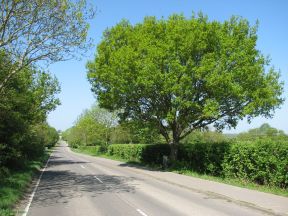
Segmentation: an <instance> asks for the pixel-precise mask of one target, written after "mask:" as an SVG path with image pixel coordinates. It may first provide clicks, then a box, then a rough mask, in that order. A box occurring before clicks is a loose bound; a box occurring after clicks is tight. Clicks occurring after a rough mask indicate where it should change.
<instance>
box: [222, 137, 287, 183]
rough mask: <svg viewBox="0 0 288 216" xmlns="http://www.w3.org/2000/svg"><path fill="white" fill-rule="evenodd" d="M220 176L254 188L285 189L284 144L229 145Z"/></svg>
mask: <svg viewBox="0 0 288 216" xmlns="http://www.w3.org/2000/svg"><path fill="white" fill-rule="evenodd" d="M223 173H224V175H225V176H226V177H229V176H232V177H235V178H240V179H243V180H247V181H253V182H256V183H258V184H265V185H272V186H278V187H281V188H287V186H288V175H287V173H288V142H287V141H286V142H284V141H282V142H277V141H271V140H258V141H256V142H238V143H233V145H231V148H230V150H229V153H228V154H226V155H225V161H224V162H223Z"/></svg>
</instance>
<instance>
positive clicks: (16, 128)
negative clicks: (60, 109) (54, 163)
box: [0, 51, 60, 168]
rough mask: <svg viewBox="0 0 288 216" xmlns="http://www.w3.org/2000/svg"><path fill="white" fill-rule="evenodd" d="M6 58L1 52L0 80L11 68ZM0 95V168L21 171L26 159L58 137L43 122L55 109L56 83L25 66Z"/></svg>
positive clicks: (33, 156)
mask: <svg viewBox="0 0 288 216" xmlns="http://www.w3.org/2000/svg"><path fill="white" fill-rule="evenodd" d="M10 60H11V59H10V57H9V55H6V54H5V53H4V52H3V51H1V52H0V71H1V74H0V79H2V78H3V77H5V76H6V75H7V73H9V70H8V69H7V68H9V67H13V64H12V63H11V61H10ZM5 89H6V90H5V94H0V101H1V103H0V167H4V166H8V167H9V168H20V167H21V166H23V164H24V161H25V160H27V159H28V160H30V159H35V158H36V157H39V156H41V154H43V151H44V147H45V146H47V147H49V146H52V145H54V144H55V142H56V141H55V140H56V139H57V138H58V134H56V133H57V132H56V131H55V129H52V128H51V127H49V126H48V125H47V124H46V123H45V121H46V117H47V114H48V113H49V112H50V111H52V110H53V109H55V108H56V106H57V105H58V104H59V100H58V99H57V98H56V97H55V94H57V93H58V92H59V91H60V89H59V84H58V81H57V80H56V79H55V78H53V77H52V76H51V75H50V74H49V73H45V72H42V71H39V70H36V69H35V68H31V67H26V68H24V69H22V71H21V73H20V74H17V76H14V77H13V78H12V79H10V80H9V82H7V83H6V86H5Z"/></svg>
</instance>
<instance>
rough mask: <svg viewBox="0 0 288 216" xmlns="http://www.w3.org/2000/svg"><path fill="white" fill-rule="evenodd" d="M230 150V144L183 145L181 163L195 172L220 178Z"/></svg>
mask: <svg viewBox="0 0 288 216" xmlns="http://www.w3.org/2000/svg"><path fill="white" fill-rule="evenodd" d="M229 148H230V143H228V142H207V143H205V142H204V143H203V142H195V143H191V144H185V145H181V146H180V149H179V161H181V162H182V163H183V165H184V166H186V167H187V168H189V169H192V170H193V171H196V172H199V173H205V174H209V175H214V176H219V175H222V163H223V161H224V157H225V155H226V154H227V152H228V151H229Z"/></svg>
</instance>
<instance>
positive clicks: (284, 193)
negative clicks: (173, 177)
mask: <svg viewBox="0 0 288 216" xmlns="http://www.w3.org/2000/svg"><path fill="white" fill-rule="evenodd" d="M71 149H72V148H71ZM72 150H73V151H74V152H78V153H84V154H87V155H91V156H97V157H103V158H107V159H112V160H117V161H121V162H126V163H128V164H132V165H137V166H142V167H146V168H148V169H154V170H159V169H160V166H159V165H149V164H143V163H140V162H137V161H129V160H124V159H123V158H120V157H116V156H110V155H107V154H105V153H99V152H91V151H89V149H72ZM167 171H170V172H174V173H178V174H182V175H187V176H192V177H196V178H200V179H205V180H209V181H215V182H219V183H224V184H228V185H233V186H237V187H242V188H247V189H252V190H257V191H261V192H265V193H271V194H275V195H280V196H284V197H288V190H287V189H282V188H279V187H273V186H267V185H259V184H256V183H253V182H249V181H243V180H241V179H236V178H222V177H216V176H210V175H206V174H200V173H197V172H194V171H191V170H187V169H181V168H169V169H167Z"/></svg>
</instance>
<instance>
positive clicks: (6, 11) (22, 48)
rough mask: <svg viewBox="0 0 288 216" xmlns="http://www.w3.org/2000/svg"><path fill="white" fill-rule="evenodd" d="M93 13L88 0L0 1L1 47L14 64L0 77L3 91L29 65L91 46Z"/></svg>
mask: <svg viewBox="0 0 288 216" xmlns="http://www.w3.org/2000/svg"><path fill="white" fill-rule="evenodd" d="M93 14H94V12H93V10H90V8H89V7H88V6H87V4H86V1H85V0H76V1H70V0H52V1H51V0H40V1H37V0H3V1H1V3H0V50H2V51H4V52H5V53H6V54H7V55H9V60H10V61H11V63H12V64H10V66H13V67H11V68H7V69H8V71H9V73H7V74H6V76H4V77H1V79H0V93H2V94H3V91H4V87H5V85H6V84H7V82H8V81H9V80H10V79H11V77H13V76H14V75H15V74H17V73H19V72H20V71H21V70H22V69H23V68H25V67H26V66H29V65H31V64H35V63H37V62H39V61H45V62H46V63H52V62H57V61H62V60H66V59H69V58H71V57H74V56H75V55H76V54H79V52H80V51H81V50H84V51H86V48H88V47H90V45H89V43H87V42H86V36H87V31H88V23H87V20H88V19H89V18H90V17H92V16H93ZM76 50H77V52H75V51H76Z"/></svg>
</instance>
